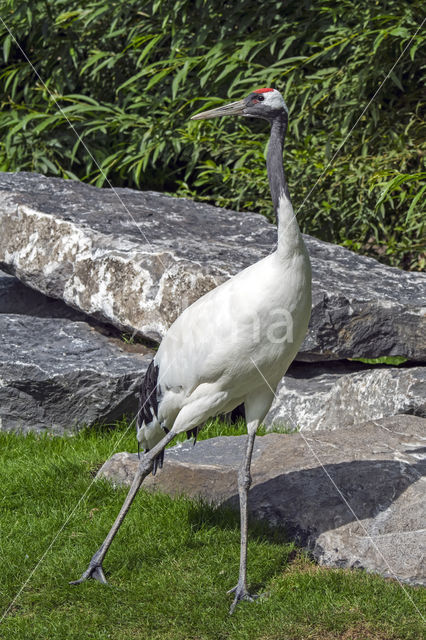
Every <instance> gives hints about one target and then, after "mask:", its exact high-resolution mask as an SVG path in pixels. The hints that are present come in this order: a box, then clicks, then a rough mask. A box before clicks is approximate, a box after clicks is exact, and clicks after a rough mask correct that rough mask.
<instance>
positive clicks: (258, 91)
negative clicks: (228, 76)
mask: <svg viewBox="0 0 426 640" xmlns="http://www.w3.org/2000/svg"><path fill="white" fill-rule="evenodd" d="M268 91H273V89H256V90H255V91H253V93H268Z"/></svg>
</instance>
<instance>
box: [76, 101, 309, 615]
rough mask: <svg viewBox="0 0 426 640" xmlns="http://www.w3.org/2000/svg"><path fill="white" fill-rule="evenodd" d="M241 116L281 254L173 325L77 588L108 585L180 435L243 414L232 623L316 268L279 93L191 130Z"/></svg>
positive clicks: (150, 373)
mask: <svg viewBox="0 0 426 640" xmlns="http://www.w3.org/2000/svg"><path fill="white" fill-rule="evenodd" d="M230 115H239V116H246V117H255V118H263V119H265V120H267V121H268V122H269V123H270V125H271V137H270V141H269V147H268V154H267V160H266V165H267V171H268V178H269V185H270V189H271V196H272V202H273V205H274V209H275V212H276V217H277V221H278V242H277V248H276V250H275V251H274V252H273V253H271V254H270V255H268V256H267V257H266V258H263V259H262V260H260V261H259V262H256V263H255V264H253V265H251V266H249V267H248V268H246V269H244V270H243V271H241V272H240V273H238V274H237V275H235V276H234V277H232V278H231V279H230V280H227V281H226V282H224V283H223V284H222V285H220V286H219V287H217V288H216V289H213V290H212V291H209V292H208V293H207V294H206V295H204V296H203V297H201V298H200V299H199V300H197V301H196V302H195V303H194V304H192V305H191V306H190V307H188V308H187V309H185V311H184V312H183V313H182V314H181V315H180V316H179V317H178V318H177V320H176V321H175V322H174V323H173V324H172V326H171V327H170V329H169V330H168V332H167V334H166V336H165V337H164V339H163V340H162V342H161V344H160V347H159V349H158V351H157V353H156V355H155V357H154V359H153V361H152V362H151V364H150V366H149V367H148V370H147V372H146V375H145V378H144V380H143V383H142V389H141V399H140V408H139V414H138V427H137V438H138V441H139V443H140V445H141V446H142V447H143V448H144V450H145V453H144V455H143V456H142V457H141V459H140V463H139V467H138V470H137V472H136V475H135V478H134V480H133V483H132V485H131V487H130V490H129V493H128V495H127V497H126V499H125V501H124V503H123V506H122V508H121V511H120V513H119V514H118V516H117V518H116V520H115V522H114V524H113V526H112V528H111V530H110V532H109V533H108V535H107V537H106V538H105V540H104V542H103V544H102V545H101V547H100V548H99V549H98V551H97V552H96V553H95V554H94V556H93V557H92V559H91V561H90V564H89V567H88V569H87V570H86V571H85V572H84V573H83V575H82V576H81V578H80V579H79V580H76V581H74V582H72V583H71V584H79V583H81V582H83V581H84V580H86V579H87V578H94V579H96V580H99V581H100V582H103V583H106V579H105V576H104V572H103V569H102V562H103V559H104V557H105V554H106V553H107V551H108V548H109V546H110V544H111V542H112V540H113V538H114V536H115V534H116V533H117V531H118V529H119V527H120V525H121V523H122V521H123V519H124V517H125V515H126V513H127V511H128V510H129V507H130V505H131V503H132V501H133V499H134V497H135V495H136V493H137V491H138V489H139V487H140V485H141V484H142V482H143V480H144V478H145V477H146V476H147V475H148V474H149V473H150V472H151V471H153V472H154V473H155V471H156V469H157V465H159V466H160V467H161V466H162V463H163V456H164V448H165V446H166V445H167V444H168V443H169V442H170V441H171V440H172V439H173V438H174V437H175V436H176V435H177V434H178V433H182V432H184V431H186V432H189V433H191V434H192V435H194V436H195V437H196V435H197V432H198V429H199V428H200V425H203V424H204V423H205V421H206V420H207V419H208V418H210V417H213V416H217V415H218V414H222V413H226V412H229V411H231V410H233V409H234V408H235V407H237V406H239V405H241V404H243V405H244V409H245V415H246V420H247V431H248V436H247V444H246V451H245V456H244V459H243V461H242V464H241V467H240V471H239V474H238V490H239V497H240V512H241V554H240V571H239V578H238V583H237V585H236V586H235V587H234V588H233V589H231V590H230V591H229V592H228V593H234V599H233V602H232V605H231V611H230V612H231V613H232V612H233V610H234V608H235V606H236V604H237V603H238V602H239V601H240V600H252V599H253V597H254V596H252V595H250V593H249V591H248V589H247V494H248V490H249V487H250V484H251V476H250V463H251V457H252V452H253V445H254V439H255V435H256V431H257V428H258V426H259V424H260V423H261V421H262V420H263V419H264V417H265V415H266V413H267V412H268V410H269V408H270V406H271V403H272V400H273V397H274V392H275V389H276V387H277V384H278V382H279V381H280V379H281V378H282V377H283V375H284V374H285V373H286V371H287V369H288V367H289V365H290V363H291V362H292V360H293V358H294V357H295V355H296V353H297V351H298V349H299V347H300V345H301V343H302V340H303V338H304V336H305V333H306V330H307V327H308V322H309V316H310V310H311V267H310V262H309V256H308V253H307V251H306V247H305V244H304V242H303V239H302V236H301V233H300V231H299V227H298V224H297V221H296V218H295V216H294V213H293V208H292V205H291V201H290V195H289V192H288V187H287V183H286V180H285V176H284V169H283V145H284V138H285V133H286V130H287V122H288V110H287V106H286V104H285V102H284V99H283V97H282V95H281V94H280V93H279V92H278V91H277V90H276V89H257V90H256V91H253V92H252V93H250V95H248V96H247V97H246V98H245V99H243V100H239V101H237V102H233V103H231V104H228V105H226V106H223V107H219V108H217V109H212V110H210V111H205V112H203V113H199V114H197V115H194V116H192V119H193V120H201V119H206V118H217V117H219V116H230Z"/></svg>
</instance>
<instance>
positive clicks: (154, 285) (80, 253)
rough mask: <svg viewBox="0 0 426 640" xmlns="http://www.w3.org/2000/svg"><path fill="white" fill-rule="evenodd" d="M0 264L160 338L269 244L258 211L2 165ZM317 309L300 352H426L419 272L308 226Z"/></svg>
mask: <svg viewBox="0 0 426 640" xmlns="http://www.w3.org/2000/svg"><path fill="white" fill-rule="evenodd" d="M0 224H1V228H2V234H1V236H0V266H2V267H3V268H4V269H5V270H7V271H8V272H10V273H13V274H16V275H17V277H18V278H19V279H20V280H22V281H23V282H24V283H26V284H29V285H31V286H32V287H33V288H34V289H37V290H39V291H41V292H42V293H45V294H47V295H49V296H52V297H54V298H60V299H63V300H64V301H65V302H66V303H67V304H69V305H70V306H72V307H75V308H77V309H79V310H81V311H84V313H87V314H90V315H92V316H93V317H95V318H98V319H101V320H102V321H106V322H110V323H112V324H114V325H115V326H116V327H118V328H119V329H121V330H126V331H130V332H131V331H133V330H137V331H138V332H139V333H140V334H141V335H143V336H145V337H148V338H152V339H154V340H157V341H158V340H160V338H161V336H162V335H164V333H165V331H166V330H167V328H168V327H169V325H170V324H171V322H173V320H174V319H175V318H176V317H177V315H178V314H179V313H180V312H181V311H182V310H183V308H185V306H187V305H188V304H190V303H192V302H193V301H194V300H196V299H197V298H198V297H200V296H201V295H202V294H204V293H205V292H206V291H208V290H209V289H211V288H212V287H214V286H216V285H218V284H220V283H221V282H223V281H224V280H225V279H227V278H229V277H230V276H232V275H233V274H235V273H236V272H238V271H240V270H241V269H243V268H244V267H246V266H247V265H249V264H252V263H253V262H255V261H256V260H259V259H260V258H262V257H263V256H266V255H267V254H268V253H270V251H272V250H273V248H274V246H275V241H276V232H275V229H274V228H273V226H272V225H270V224H269V223H268V222H267V221H266V220H265V219H264V218H263V217H262V216H259V215H256V214H250V213H244V214H242V213H235V212H232V211H228V210H224V209H218V208H215V207H212V206H209V205H205V204H200V203H195V202H192V201H189V200H185V199H178V198H171V197H167V196H164V195H161V194H158V193H153V192H138V191H133V190H130V189H115V190H114V191H113V190H109V189H97V188H95V187H91V186H88V185H85V184H82V183H79V182H75V181H71V180H70V181H65V180H61V179H59V178H45V177H43V176H39V175H37V174H28V173H20V174H9V173H3V174H0ZM305 239H306V243H307V246H308V249H309V252H310V255H311V258H312V266H313V309H312V320H311V324H310V328H309V332H308V335H307V338H306V340H305V342H304V344H303V346H302V348H301V351H300V353H299V359H305V360H324V359H331V360H333V359H341V358H346V357H370V358H375V357H379V356H384V355H400V356H405V357H406V358H408V359H411V360H417V361H421V360H426V328H425V321H424V311H422V306H421V305H422V302H421V300H422V299H423V304H424V298H425V297H426V296H425V292H426V276H425V275H423V274H419V273H405V272H403V271H400V270H398V269H391V268H389V267H385V266H383V265H381V264H379V263H378V262H376V261H375V260H372V259H370V258H365V257H361V256H358V255H356V254H354V253H351V252H350V251H347V250H346V249H343V248H342V247H338V246H334V245H331V244H328V243H325V242H321V241H319V240H316V239H314V238H310V237H309V236H306V238H305Z"/></svg>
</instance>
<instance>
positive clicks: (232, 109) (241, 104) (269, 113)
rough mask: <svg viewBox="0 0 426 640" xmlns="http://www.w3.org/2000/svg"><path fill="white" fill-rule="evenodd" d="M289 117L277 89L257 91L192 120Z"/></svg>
mask: <svg viewBox="0 0 426 640" xmlns="http://www.w3.org/2000/svg"><path fill="white" fill-rule="evenodd" d="M283 114H284V115H285V116H286V117H287V116H288V109H287V105H286V103H285V102H284V98H283V97H282V95H281V93H280V92H279V91H277V90H276V89H269V88H268V89H256V90H255V91H252V92H251V93H250V94H249V95H248V96H247V97H246V98H243V99H242V100H237V102H231V103H230V104H226V105H224V106H223V107H217V108H216V109H210V110H209V111H202V112H201V113H197V114H195V115H194V116H192V117H191V120H207V119H208V118H219V117H221V116H245V117H249V118H263V119H264V120H269V121H271V120H273V119H274V118H276V117H277V116H278V115H283Z"/></svg>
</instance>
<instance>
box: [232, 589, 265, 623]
mask: <svg viewBox="0 0 426 640" xmlns="http://www.w3.org/2000/svg"><path fill="white" fill-rule="evenodd" d="M226 593H228V594H229V593H235V596H234V600H233V602H232V604H231V606H230V608H229V615H230V616H232V614H233V613H234V611H235V607H236V606H237V604H238V603H239V602H241V601H242V600H246V601H248V602H254V601H255V600H257V598H259V596H258V595H255V594H251V593H249V592H248V591H247V589H246V587H242V586H241V585H239V584H237V585H236V586H235V587H233V588H232V589H229V591H227V592H226Z"/></svg>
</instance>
